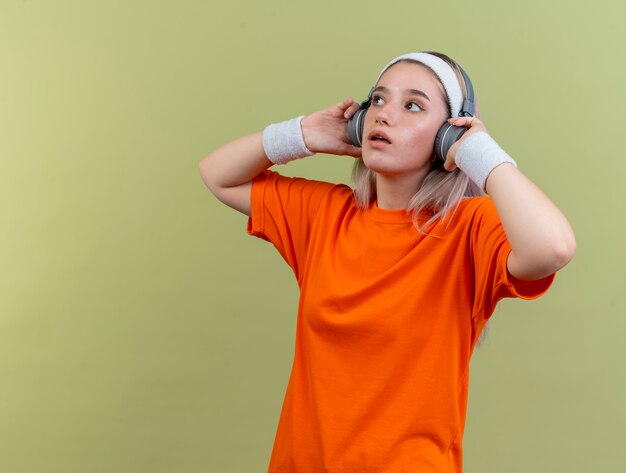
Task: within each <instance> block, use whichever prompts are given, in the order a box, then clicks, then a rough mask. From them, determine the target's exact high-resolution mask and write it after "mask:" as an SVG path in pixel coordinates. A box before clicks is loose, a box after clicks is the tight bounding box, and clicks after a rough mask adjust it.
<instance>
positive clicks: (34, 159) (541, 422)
mask: <svg viewBox="0 0 626 473" xmlns="http://www.w3.org/2000/svg"><path fill="white" fill-rule="evenodd" d="M625 13H626V11H625V9H624V7H618V2H617V1H615V2H610V1H607V0H600V1H596V2H592V3H590V4H589V5H587V2H585V3H584V4H582V3H580V4H578V3H576V2H571V1H565V0H558V1H554V2H543V1H537V0H531V1H525V2H515V3H509V2H502V1H496V0H494V1H485V2H480V1H479V2H438V3H436V2H408V1H387V2H373V1H370V0H350V1H345V2H341V1H331V0H318V1H315V2H313V1H310V2H301V1H293V0H292V1H277V0H274V1H270V2H253V1H246V2H215V1H213V2H194V1H176V2H174V1H172V2H165V1H108V2H104V1H103V2H93V1H91V2H87V1H65V0H64V1H47V2H45V1H36V0H24V1H7V0H0V218H1V226H0V471H2V472H11V473H22V472H24V473H30V472H46V473H47V472H63V473H74V472H116V473H126V472H129V473H130V472H151V473H161V472H181V473H192V472H237V473H238V472H262V471H266V469H267V463H268V461H269V456H270V453H271V448H272V443H273V439H274V433H275V428H276V425H277V421H278V415H279V413H280V407H281V404H282V399H283V395H284V390H285V388H286V385H287V380H288V376H289V372H290V369H291V362H292V356H293V345H294V329H295V314H296V303H297V296H298V294H297V286H296V284H295V281H294V280H293V276H292V274H291V272H290V270H289V268H288V267H287V266H286V265H285V264H284V262H283V261H282V259H281V258H280V256H279V255H278V253H277V252H276V251H275V250H274V248H273V247H272V246H271V245H270V244H268V243H266V242H263V241H261V240H258V239H255V238H252V237H249V236H247V235H246V232H245V224H246V219H245V218H244V217H243V216H242V215H240V214H238V213H237V212H234V211H231V210H230V209H228V208H226V207H224V206H222V205H221V204H219V202H217V201H216V200H215V199H214V198H213V197H212V195H211V194H210V193H209V192H208V190H207V189H206V188H205V186H204V184H203V183H202V181H201V178H200V175H199V172H198V164H199V162H200V160H201V159H202V158H203V157H204V156H205V155H206V154H208V153H209V152H210V151H211V150H213V149H215V148H216V147H218V146H220V145H221V144H223V143H225V142H227V141H229V140H231V139H234V138H235V137H238V136H240V135H243V134H246V133H250V132H253V131H256V130H260V129H262V128H263V127H264V126H265V125H266V124H268V123H270V122H272V121H279V120H284V119H287V118H291V117H293V116H296V115H299V114H307V113H310V112H312V111H315V110H317V109H320V108H323V107H326V106H328V105H330V104H332V103H335V102H338V101H339V100H341V99H343V98H344V97H347V96H353V97H354V98H355V99H357V100H361V99H363V98H364V96H365V94H366V93H367V92H368V90H369V87H370V85H371V84H372V81H373V80H374V79H375V78H376V76H377V74H378V72H379V70H380V68H381V67H382V66H383V65H384V64H386V62H387V61H388V60H390V59H391V58H393V57H395V56H396V55H398V54H401V53H404V52H409V51H416V50H438V51H442V52H445V53H447V54H449V55H450V56H452V57H453V58H455V59H456V60H458V61H459V62H460V63H461V64H462V65H463V66H464V67H465V69H466V70H467V71H468V73H469V74H470V76H471V78H472V80H473V82H474V86H475V88H476V92H477V98H478V101H479V103H480V107H481V113H482V118H483V121H484V122H485V124H486V126H487V127H488V129H489V131H490V133H491V134H492V135H493V136H494V137H495V138H496V140H497V141H498V142H499V143H500V144H501V146H502V147H503V148H504V149H505V150H507V151H508V152H509V154H511V155H512V156H513V157H515V158H516V160H517V161H518V164H519V166H520V168H521V169H522V170H523V171H524V172H525V173H526V174H527V175H528V176H529V177H530V178H531V179H533V180H534V181H535V182H536V183H537V184H538V185H539V186H540V187H541V188H542V189H543V190H544V191H545V192H546V193H547V194H548V195H549V196H550V197H551V198H552V199H553V200H554V201H555V202H556V203H557V205H558V206H559V207H560V208H561V209H562V210H563V212H564V213H565V214H566V215H567V217H568V218H569V219H570V221H571V223H572V225H573V227H574V229H575V231H576V235H577V241H578V251H577V254H576V257H575V259H574V260H573V261H572V263H570V265H569V266H567V267H566V268H565V269H563V270H562V271H561V272H560V273H559V275H558V277H557V281H556V283H555V285H554V286H553V288H552V290H551V291H550V292H549V293H548V294H547V295H546V296H545V297H543V298H541V299H539V300H537V301H533V302H522V301H516V300H506V301H503V302H502V303H501V304H500V306H499V307H498V310H497V312H496V314H495V316H494V318H493V322H492V329H491V336H490V339H489V341H488V343H487V344H485V345H484V346H483V347H482V348H481V349H479V350H478V351H477V352H476V353H475V354H474V357H473V360H472V377H471V382H470V399H469V413H468V418H467V425H466V433H465V442H464V445H465V471H466V472H468V473H471V472H481V473H489V472H510V473H518V472H519V473H521V472H528V471H533V472H538V471H541V472H544V471H545V472H555V471H567V472H589V471H602V472H618V471H623V449H624V447H623V441H624V435H625V433H626V405H625V399H626V396H625V394H624V391H625V389H626V369H625V363H624V362H625V361H626V356H625V355H626V350H625V349H624V343H623V338H624V333H625V332H626V320H625V315H626V303H625V299H624V296H625V290H624V282H625V269H624V268H625V266H626V258H625V256H626V255H625V251H624V246H623V242H624V237H625V229H626V225H625V223H624V215H625V214H626V192H625V190H624V178H623V175H624V171H625V170H626V164H625V160H624V151H623V150H624V145H623V141H624V132H623V129H624V126H623V123H622V122H623V120H622V116H623V111H624V105H626V100H625V97H626V94H625V93H624V86H623V82H624V80H625V79H624V77H625V72H626V70H625V69H626V68H625V66H624V59H623V57H624V52H623V45H624V44H625V40H626V36H625V35H624V34H623V33H621V32H620V30H622V29H623V28H622V27H623V25H622V23H623V19H624V17H625ZM350 167H351V159H350V158H347V157H336V156H318V157H315V158H309V159H306V160H302V161H299V162H295V163H291V164H289V165H288V166H285V167H283V168H281V171H283V172H284V173H286V174H290V175H294V174H297V175H304V176H306V177H310V178H317V179H326V180H332V181H337V182H339V181H343V182H349V181H348V179H349V171H350Z"/></svg>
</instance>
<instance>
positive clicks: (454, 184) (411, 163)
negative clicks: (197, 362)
mask: <svg viewBox="0 0 626 473" xmlns="http://www.w3.org/2000/svg"><path fill="white" fill-rule="evenodd" d="M463 74H464V72H463V71H462V69H461V68H460V67H459V66H458V65H457V64H456V63H455V62H454V61H452V60H451V59H450V58H448V57H447V56H444V55H441V54H437V53H411V54H407V55H404V56H400V57H398V58H396V59H394V60H393V61H391V62H390V63H389V64H388V65H387V66H386V67H385V68H384V69H383V71H382V72H381V74H380V76H379V78H378V80H377V82H376V84H375V88H374V89H373V91H372V93H371V94H370V99H371V100H370V101H369V102H368V103H364V105H363V106H362V107H361V109H360V111H359V112H358V114H357V115H360V117H361V118H363V117H364V119H363V121H362V133H360V132H359V127H358V125H355V123H356V121H355V120H352V121H350V119H351V118H353V115H355V112H357V110H359V105H358V104H356V103H354V102H353V100H352V99H346V100H344V101H342V102H340V103H338V104H336V105H334V106H332V107H329V108H327V109H324V110H321V111H319V112H316V113H313V114H311V115H308V116H306V117H298V118H297V119H294V120H290V121H288V122H283V123H279V124H272V125H270V126H268V127H267V128H266V129H265V130H264V132H258V133H254V134H252V135H249V136H245V137H243V138H240V139H237V140H235V141H233V142H232V143H229V144H226V145H224V146H222V147H221V148H219V149H217V150H216V151H214V152H213V153H211V154H210V155H209V156H207V157H206V158H205V159H204V160H203V161H202V162H201V164H200V172H201V175H202V178H203V180H204V182H205V183H206V185H207V186H208V187H209V189H210V190H211V191H212V192H213V193H214V194H215V196H216V197H217V198H218V199H219V200H221V201H222V202H224V203H225V204H226V205H228V206H230V207H232V208H234V209H236V210H238V211H240V212H243V213H244V214H246V215H248V216H249V219H248V232H249V233H250V234H251V235H255V236H258V237H260V238H263V239H266V240H268V241H270V242H272V243H273V244H274V246H275V247H276V248H277V249H278V251H279V252H280V253H281V255H282V256H283V258H284V259H285V260H286V262H287V263H288V264H289V265H290V266H291V268H292V269H293V271H294V274H295V276H296V278H297V281H298V285H299V287H300V303H299V307H298V320H297V332H296V348H295V358H294V363H293V369H292V372H291V376H290V379H289V384H288V387H287V392H286V394H285V399H284V403H283V408H282V412H281V416H280V420H279V425H278V429H277V432H276V438H275V443H274V448H273V451H272V456H271V459H270V464H269V471H271V472H324V471H327V472H341V473H346V472H359V473H366V472H372V473H373V472H376V473H381V472H406V471H415V472H460V471H461V469H462V437H463V428H464V425H465V414H466V406H467V394H468V381H469V361H470V356H471V354H472V351H473V349H474V347H475V344H476V341H477V339H478V337H479V335H480V333H481V332H482V330H483V328H484V327H485V324H486V323H487V321H488V319H489V317H490V316H491V314H492V313H493V311H494V308H495V305H496V303H497V302H498V301H499V300H500V299H501V298H503V297H521V298H524V299H531V298H535V297H538V296H540V295H541V294H543V293H544V292H545V291H546V290H547V289H548V287H549V286H550V284H551V283H552V281H553V279H554V273H555V272H556V271H558V270H559V269H560V268H562V267H563V266H565V265H566V264H567V263H568V262H569V260H570V259H571V258H572V256H573V254H574V251H575V240H574V235H573V232H572V229H571V227H570V225H569V223H568V222H567V220H566V218H565V217H564V216H563V215H562V213H561V212H560V211H559V209H558V208H557V207H556V206H555V205H554V204H553V203H552V202H551V201H550V200H549V199H548V198H547V197H546V196H545V195H544V194H543V193H542V192H541V191H540V190H539V189H538V188H537V187H536V186H535V185H534V184H533V183H532V182H530V181H529V180H528V179H527V178H526V177H525V176H524V175H523V174H522V173H521V172H520V171H519V170H518V169H517V167H516V164H515V162H514V161H513V159H512V158H510V157H509V156H508V155H507V154H506V153H505V152H504V151H503V150H502V149H501V148H500V147H499V146H498V145H497V144H496V142H495V141H494V140H493V139H492V138H491V137H490V136H489V135H488V134H487V133H486V129H485V126H484V125H483V123H482V122H481V121H480V119H479V118H478V117H477V116H471V115H472V107H473V105H472V103H470V102H472V101H473V92H471V90H470V89H471V82H469V78H467V80H466V79H465V78H466V77H467V76H464V75H463ZM468 99H469V100H468ZM459 115H466V116H459ZM474 115H475V114H474ZM348 125H350V133H348ZM450 125H454V126H453V127H451V126H450ZM442 126H443V127H444V131H445V129H446V128H450V129H451V130H452V132H454V131H455V130H456V132H457V134H458V132H459V131H464V133H463V134H462V135H461V136H460V138H458V139H457V140H456V141H454V140H453V141H452V143H454V144H452V145H451V147H449V150H446V149H445V147H444V148H441V135H439V136H438V133H439V132H440V129H441V128H442ZM455 127H463V129H464V130H459V128H455ZM355 130H356V132H355ZM448 131H450V130H448ZM355 133H356V135H357V136H356V138H355ZM443 134H447V132H445V133H443ZM436 138H437V148H435V141H436ZM353 141H354V142H353ZM450 144H451V143H448V145H450ZM356 145H360V146H356ZM442 150H443V151H442ZM314 153H330V154H337V155H350V156H354V157H357V158H358V159H357V161H356V163H355V171H354V178H355V189H351V188H349V187H348V186H345V185H333V184H330V183H326V182H319V181H312V180H307V179H302V178H287V177H283V176H281V175H280V174H278V173H276V172H273V171H269V170H267V169H268V168H269V167H270V166H272V165H274V164H283V163H286V162H288V161H290V160H291V159H295V158H301V157H304V156H309V155H312V154H314ZM442 153H443V154H442ZM444 159H445V161H444ZM485 194H486V195H485Z"/></svg>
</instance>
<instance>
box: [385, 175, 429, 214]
mask: <svg viewBox="0 0 626 473" xmlns="http://www.w3.org/2000/svg"><path fill="white" fill-rule="evenodd" d="M426 174H428V169H425V170H424V172H421V173H419V174H417V175H409V176H407V175H399V176H389V175H382V174H378V173H377V174H376V204H377V205H378V208H379V209H386V210H398V209H407V208H408V206H409V201H410V200H411V197H413V196H414V195H415V193H416V192H417V190H418V189H419V188H420V186H421V185H422V181H424V178H425V177H426Z"/></svg>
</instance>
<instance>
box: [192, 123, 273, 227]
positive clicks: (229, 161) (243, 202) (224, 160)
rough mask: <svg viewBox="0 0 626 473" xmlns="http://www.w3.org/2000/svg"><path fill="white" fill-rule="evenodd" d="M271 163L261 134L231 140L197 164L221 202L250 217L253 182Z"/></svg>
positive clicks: (210, 188) (207, 183)
mask: <svg viewBox="0 0 626 473" xmlns="http://www.w3.org/2000/svg"><path fill="white" fill-rule="evenodd" d="M272 164H273V163H272V162H271V161H270V160H269V159H268V158H267V156H266V155H265V151H264V150H263V132H261V131H259V132H256V133H252V134H251V135H246V136H242V137H241V138H238V139H236V140H235V141H231V142H230V143H227V144H225V145H224V146H221V147H220V148H218V149H216V150H215V151H213V152H212V153H211V154H209V155H208V156H207V157H206V158H204V159H203V160H202V161H201V162H200V166H199V167H200V175H201V176H202V180H203V181H204V183H205V184H206V186H207V187H208V188H209V190H210V191H211V192H212V193H213V195H214V196H215V197H217V198H218V199H219V200H220V201H221V202H223V203H224V204H226V205H228V206H229V207H231V208H233V209H235V210H238V211H239V212H242V213H244V214H246V215H250V191H251V189H252V179H254V178H255V177H256V176H258V175H259V174H261V173H262V172H263V171H265V170H266V169H267V168H269V167H270V166H271V165H272Z"/></svg>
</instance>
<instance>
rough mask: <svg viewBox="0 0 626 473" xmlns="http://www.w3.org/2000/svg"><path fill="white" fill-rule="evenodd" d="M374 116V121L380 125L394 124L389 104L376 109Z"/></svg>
mask: <svg viewBox="0 0 626 473" xmlns="http://www.w3.org/2000/svg"><path fill="white" fill-rule="evenodd" d="M374 110H375V115H374V121H375V122H376V123H378V124H379V125H387V126H390V125H391V122H392V117H391V113H390V111H389V108H388V106H387V104H384V105H381V106H378V107H376V108H375V109H374Z"/></svg>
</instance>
